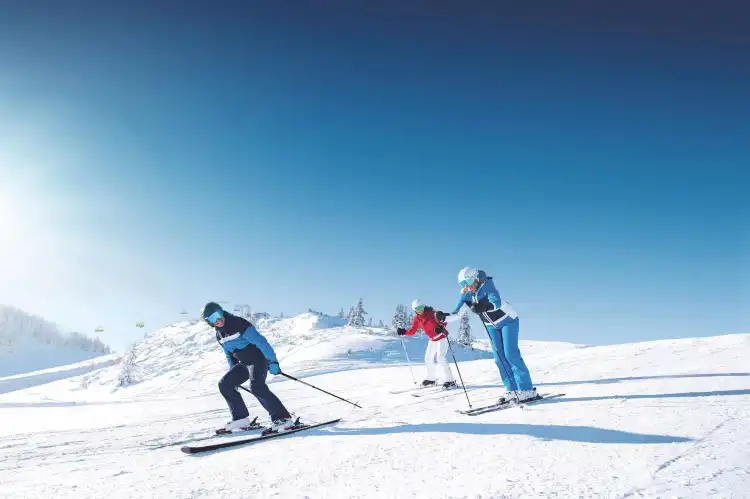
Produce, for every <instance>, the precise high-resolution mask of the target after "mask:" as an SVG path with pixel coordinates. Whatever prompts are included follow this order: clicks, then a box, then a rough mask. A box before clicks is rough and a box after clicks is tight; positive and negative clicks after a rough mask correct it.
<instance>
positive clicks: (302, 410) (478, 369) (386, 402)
mask: <svg viewBox="0 0 750 499" xmlns="http://www.w3.org/2000/svg"><path fill="white" fill-rule="evenodd" d="M259 326H260V327H261V329H262V330H264V331H265V332H266V334H267V335H268V337H269V339H270V340H271V342H272V343H273V344H274V345H275V347H276V349H277V351H278V353H279V357H280V359H281V365H282V368H283V369H284V370H285V371H286V372H288V373H290V374H292V375H298V376H299V377H301V378H303V379H304V380H305V381H306V382H308V383H313V384H315V385H317V386H320V387H321V388H324V389H327V390H330V391H333V392H334V393H337V394H339V395H341V396H344V397H347V398H349V399H352V400H354V401H357V402H358V403H359V404H360V405H361V406H362V409H357V408H354V407H352V406H349V405H347V404H345V403H343V402H340V401H338V400H336V399H334V398H331V397H328V396H326V395H324V394H322V393H320V392H317V391H315V390H313V389H311V388H309V387H306V386H304V385H301V384H299V383H296V382H293V381H289V380H282V379H280V378H279V377H276V378H274V379H273V381H272V382H271V388H272V390H273V391H274V392H275V393H276V394H277V395H278V396H279V397H280V398H281V399H282V401H284V402H285V403H286V405H287V406H288V407H289V409H290V410H291V411H293V412H295V413H296V414H297V415H300V416H302V417H303V419H307V420H308V421H323V420H327V419H331V418H334V417H343V418H344V419H343V421H341V422H340V423H339V424H337V425H334V426H330V427H325V428H320V429H313V430H309V431H305V432H301V433H299V434H297V435H294V436H291V435H290V436H287V437H282V438H278V439H274V440H271V441H268V442H264V443H260V444H255V445H251V446H241V447H236V448H233V449H229V450H224V451H217V452H212V453H207V454H201V455H196V456H189V455H185V454H183V453H182V452H180V449H179V447H180V446H179V445H177V446H166V447H161V448H153V447H157V446H158V445H161V444H165V443H169V442H170V441H177V440H184V439H187V438H191V437H196V436H203V435H207V434H210V432H212V431H213V429H214V428H215V427H216V426H217V425H219V424H223V423H224V422H225V421H226V420H227V419H228V411H227V408H226V406H225V403H224V401H223V399H222V398H221V396H220V395H219V393H218V391H217V389H216V383H217V381H218V379H219V378H220V377H221V375H222V374H223V373H224V371H225V369H226V364H225V360H224V358H223V355H222V353H221V352H220V350H219V346H218V344H216V342H215V340H214V338H213V335H212V333H211V331H209V330H208V329H206V328H205V327H204V326H203V325H201V324H200V323H180V324H175V325H173V326H171V327H168V328H165V329H163V330H159V331H154V332H153V333H151V334H149V335H148V337H147V338H146V339H145V340H144V341H143V342H141V343H140V344H139V345H138V346H137V347H136V350H135V352H134V357H133V358H134V359H135V362H134V364H135V366H136V367H137V369H136V370H135V374H134V376H135V377H136V383H135V384H133V385H131V386H127V387H124V388H118V387H116V380H117V379H118V373H119V371H120V370H121V369H122V366H121V364H120V363H118V364H115V365H111V363H112V359H111V358H102V359H101V361H100V362H101V364H100V365H98V366H95V365H93V364H87V365H84V366H80V365H79V366H78V367H75V366H71V368H68V369H59V370H56V371H55V372H56V373H57V375H56V378H58V379H57V380H56V381H53V382H50V383H46V384H37V383H35V382H30V383H28V384H27V385H23V384H19V382H18V381H16V382H15V383H16V385H15V388H14V389H13V390H14V391H10V389H8V390H0V391H6V393H4V394H2V395H0V421H1V422H2V424H0V497H3V498H6V497H7V498H25V499H26V498H97V499H98V498H108V499H116V498H125V497H127V498H138V499H145V498H152V497H154V498H156V497H158V498H162V497H163V498H174V499H180V498H185V499H187V498H190V499H198V498H232V499H236V498H265V497H281V498H304V497H309V498H358V497H384V498H401V497H403V498H411V497H418V498H508V497H512V498H516V497H518V498H522V497H558V498H577V497H606V498H626V497H633V498H636V497H665V498H673V497H690V498H745V497H750V410H749V408H750V361H748V359H750V335H730V336H718V337H712V338H701V339H681V340H664V341H654V342H646V343H637V344H629V345H616V346H606V347H586V346H581V345H571V344H563V343H552V342H533V341H524V342H522V345H521V348H522V351H523V352H524V355H525V358H526V361H527V364H528V365H529V367H530V369H531V371H532V376H533V378H534V380H535V383H536V384H537V386H538V388H539V390H540V391H541V392H542V393H550V394H558V393H564V394H565V396H564V397H559V398H556V399H553V400H549V401H545V402H542V403H539V404H536V405H531V406H528V407H526V408H524V409H519V408H514V409H508V410H505V411H500V412H494V413H489V414H484V415H481V416H475V417H470V416H464V415H461V414H459V413H458V412H456V411H457V410H458V409H464V408H466V407H467V401H466V397H465V395H464V393H463V391H462V390H452V391H447V392H434V393H431V394H428V393H426V392H424V396H422V397H419V398H417V397H413V396H412V395H411V394H409V393H403V394H398V395H394V394H391V393H389V391H392V390H395V389H403V388H408V387H409V386H411V385H413V381H412V376H411V374H410V369H409V367H408V366H407V365H406V363H405V357H404V352H403V349H402V345H401V340H400V339H399V338H395V337H393V336H389V335H387V333H386V332H385V331H383V330H381V329H372V328H360V329H351V328H346V327H341V324H340V323H336V321H335V319H333V318H329V317H327V316H323V317H321V316H316V315H315V314H304V316H302V317H296V318H292V319H273V318H267V319H261V321H259ZM454 334H455V332H454ZM406 343H407V347H408V349H409V350H408V351H409V356H410V357H411V360H412V363H413V369H414V374H415V376H416V377H417V379H418V380H421V376H422V374H423V369H422V366H421V365H420V364H419V362H421V356H422V352H424V347H425V339H424V338H421V337H416V338H410V339H407V340H406ZM456 356H457V358H458V359H459V366H460V369H461V374H462V375H463V378H464V381H466V384H467V388H468V394H469V397H470V398H471V402H472V404H473V405H474V406H477V405H483V404H486V403H490V402H492V401H493V400H494V399H496V398H497V397H498V396H499V395H501V394H502V392H503V390H502V389H501V388H500V387H499V381H498V373H497V369H496V367H495V365H494V362H493V361H492V359H491V358H490V356H489V354H488V353H487V352H486V351H483V350H482V349H481V348H479V349H475V350H470V349H464V348H456ZM452 368H453V369H454V373H455V366H452ZM48 375H49V373H48ZM28 376H32V377H36V378H35V379H39V376H40V374H39V373H36V374H34V373H32V374H30V375H28ZM23 377H24V376H21V377H20V378H23ZM14 378H15V379H16V380H18V379H20V378H19V377H14ZM48 379H53V378H48ZM4 382H5V383H6V386H10V384H9V382H8V378H0V387H2V386H3V383H4ZM244 395H246V396H245V400H246V401H247V402H248V406H249V407H250V410H251V412H253V413H254V414H256V415H260V416H261V419H263V418H264V417H265V414H264V413H263V411H262V409H261V408H260V407H259V406H258V405H257V403H255V401H254V400H253V398H252V396H250V395H248V394H244Z"/></svg>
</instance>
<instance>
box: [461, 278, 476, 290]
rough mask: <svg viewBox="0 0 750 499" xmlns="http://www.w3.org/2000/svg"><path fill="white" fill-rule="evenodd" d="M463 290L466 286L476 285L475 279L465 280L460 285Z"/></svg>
mask: <svg viewBox="0 0 750 499" xmlns="http://www.w3.org/2000/svg"><path fill="white" fill-rule="evenodd" d="M458 284H459V285H460V286H461V287H462V288H465V287H466V286H471V285H472V284H474V278H471V279H464V280H463V281H461V282H459V283H458Z"/></svg>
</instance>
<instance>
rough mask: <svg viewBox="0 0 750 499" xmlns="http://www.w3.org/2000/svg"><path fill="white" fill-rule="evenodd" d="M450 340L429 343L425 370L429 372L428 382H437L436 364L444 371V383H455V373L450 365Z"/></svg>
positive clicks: (425, 356) (425, 357)
mask: <svg viewBox="0 0 750 499" xmlns="http://www.w3.org/2000/svg"><path fill="white" fill-rule="evenodd" d="M447 355H448V338H443V339H442V340H438V341H428V342H427V352H426V353H425V355H424V364H425V369H426V370H427V377H425V379H426V380H430V381H435V380H436V377H435V367H436V364H435V363H436V362H437V364H438V365H440V367H441V368H442V369H443V382H446V381H455V380H454V379H453V373H452V372H451V368H450V366H449V365H448V359H447Z"/></svg>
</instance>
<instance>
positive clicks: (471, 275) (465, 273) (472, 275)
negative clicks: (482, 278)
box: [458, 267, 479, 287]
mask: <svg viewBox="0 0 750 499" xmlns="http://www.w3.org/2000/svg"><path fill="white" fill-rule="evenodd" d="M478 274H479V272H478V271H477V269H475V268H472V267H464V268H462V269H461V270H460V271H459V272H458V283H459V284H460V285H461V287H464V286H468V285H470V284H472V283H474V281H476V280H477V276H478Z"/></svg>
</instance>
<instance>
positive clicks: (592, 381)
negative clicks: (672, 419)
mask: <svg viewBox="0 0 750 499" xmlns="http://www.w3.org/2000/svg"><path fill="white" fill-rule="evenodd" d="M746 376H750V373H709V374H664V375H660V376H629V377H626V378H605V379H588V380H580V381H551V382H547V383H538V385H539V386H564V385H608V384H612V383H619V382H621V381H646V380H654V379H684V378H719V377H728V378H732V377H746Z"/></svg>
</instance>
